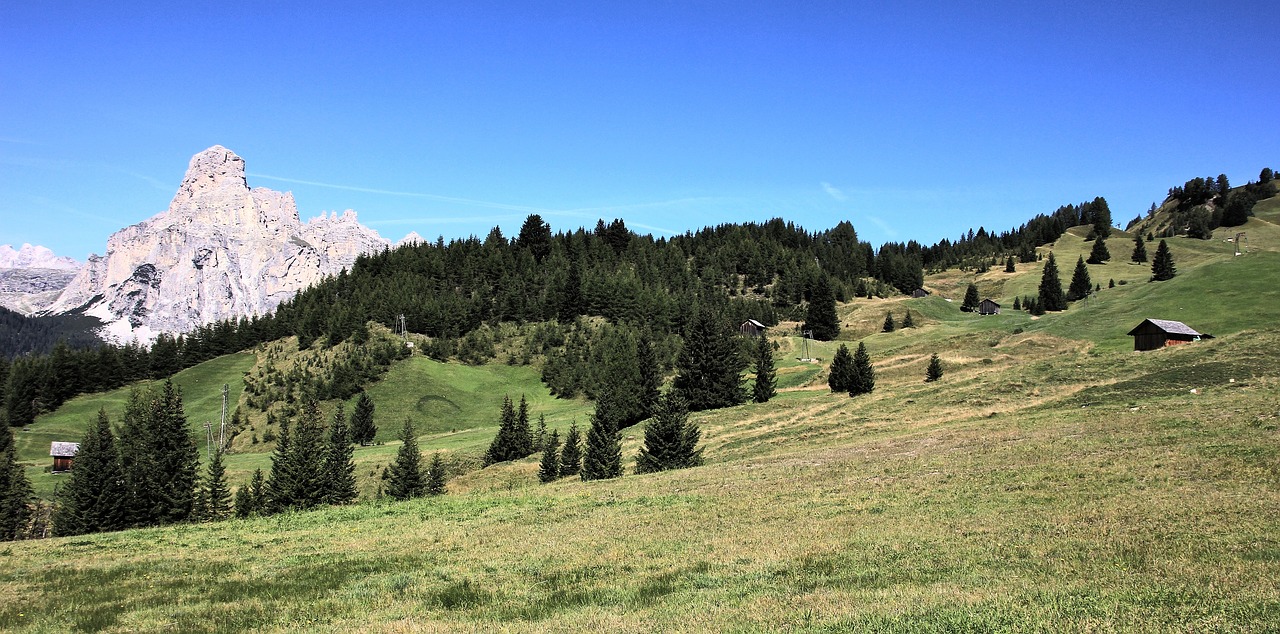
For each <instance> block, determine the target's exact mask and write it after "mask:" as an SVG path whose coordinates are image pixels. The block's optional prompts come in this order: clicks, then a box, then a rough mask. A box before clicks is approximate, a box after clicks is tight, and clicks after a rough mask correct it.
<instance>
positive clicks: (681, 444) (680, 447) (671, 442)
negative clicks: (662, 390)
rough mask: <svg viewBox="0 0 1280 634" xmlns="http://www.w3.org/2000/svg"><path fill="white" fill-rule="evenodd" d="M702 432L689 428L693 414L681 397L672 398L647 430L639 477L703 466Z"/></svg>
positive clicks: (639, 457) (663, 402) (638, 460)
mask: <svg viewBox="0 0 1280 634" xmlns="http://www.w3.org/2000/svg"><path fill="white" fill-rule="evenodd" d="M701 436H702V432H701V431H700V430H699V429H698V427H697V425H691V424H689V410H688V408H686V407H685V404H684V400H683V399H681V398H680V396H679V395H678V394H668V395H666V396H665V397H664V398H663V399H662V400H661V401H659V403H658V411H657V413H656V414H654V417H653V419H652V420H650V421H649V423H648V424H647V425H645V428H644V444H643V445H641V447H640V452H639V454H637V455H636V473H652V472H655V471H665V470H667V469H683V468H685V467H693V466H697V465H700V464H702V450H701V449H698V448H697V446H698V440H699V439H700V438H701Z"/></svg>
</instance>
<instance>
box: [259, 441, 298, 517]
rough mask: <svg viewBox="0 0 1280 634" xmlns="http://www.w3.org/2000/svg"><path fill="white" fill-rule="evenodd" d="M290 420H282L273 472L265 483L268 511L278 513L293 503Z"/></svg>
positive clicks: (272, 463)
mask: <svg viewBox="0 0 1280 634" xmlns="http://www.w3.org/2000/svg"><path fill="white" fill-rule="evenodd" d="M290 435H291V434H290V433H289V421H288V420H287V419H286V420H281V421H280V433H279V434H277V435H276V448H275V450H274V451H273V452H271V472H270V474H268V476H267V481H266V485H265V495H264V499H265V502H266V504H265V506H264V507H263V508H262V509H261V510H263V511H266V512H268V513H278V512H280V511H283V510H284V509H286V508H289V507H290V506H292V505H293V491H294V484H293V478H294V474H293V465H292V464H291V463H290V462H289V459H290V450H289V444H290Z"/></svg>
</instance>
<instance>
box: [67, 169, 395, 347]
mask: <svg viewBox="0 0 1280 634" xmlns="http://www.w3.org/2000/svg"><path fill="white" fill-rule="evenodd" d="M389 244H390V243H389V242H388V241H387V240H384V239H383V238H382V237H381V236H379V235H378V234H377V232H376V231H373V230H372V229H369V228H367V227H365V226H363V225H361V224H360V223H358V222H357V221H356V214H355V212H353V211H347V212H345V213H343V214H342V215H341V216H339V215H338V214H336V213H335V214H333V215H332V216H329V215H321V216H320V217H319V218H315V219H313V220H311V221H309V222H307V223H305V224H304V223H302V222H301V221H299V219H298V208H297V205H296V204H295V203H294V200H293V195H292V194H289V193H280V192H276V191H272V190H269V189H266V188H262V187H257V188H253V189H250V188H249V186H248V182H247V181H246V179H245V165H244V159H242V158H240V157H239V156H236V154H235V153H234V152H232V151H230V150H228V149H226V148H224V147H222V146H217V145H215V146H214V147H211V148H209V149H207V150H205V151H203V152H201V153H199V154H197V155H195V157H193V158H192V159H191V164H190V166H189V167H188V168H187V173H186V176H185V177H184V178H183V179H182V184H181V185H180V186H179V187H178V193H177V194H176V195H175V196H174V197H173V201H172V202H171V203H170V204H169V209H168V210H167V211H165V212H163V213H160V214H158V215H156V216H154V217H152V218H150V219H148V220H145V221H143V222H140V223H138V224H136V225H133V226H131V227H126V228H124V229H121V230H120V231H117V232H116V233H115V234H113V235H112V236H111V238H110V239H109V240H107V254H106V256H105V257H102V258H98V257H92V258H90V259H89V262H87V263H86V264H85V266H84V267H82V268H81V269H80V271H79V272H78V273H77V274H76V277H75V279H73V280H72V281H71V283H70V284H69V285H68V286H67V288H66V289H65V290H64V291H63V292H62V295H61V296H60V297H59V298H58V300H57V301H56V302H55V303H54V304H53V306H51V307H50V308H49V309H48V310H46V311H45V312H47V313H60V312H68V311H71V310H76V309H81V308H82V309H84V310H85V312H87V313H88V314H91V315H94V316H97V317H99V318H100V319H102V320H103V321H105V322H107V324H108V326H107V332H106V333H104V334H106V335H108V336H109V337H112V338H114V339H116V340H127V339H129V338H130V337H137V338H138V339H139V340H149V339H151V338H153V337H154V336H155V335H156V334H158V333H161V332H168V333H180V332H187V331H190V330H192V329H194V328H195V327H197V326H199V325H202V324H206V323H210V322H213V321H218V320H222V319H227V318H235V317H240V316H249V315H257V314H262V313H265V312H268V311H270V310H272V309H273V308H275V307H276V306H277V305H279V304H280V302H282V301H284V300H286V299H288V298H290V297H292V296H293V295H294V294H295V293H297V292H298V291H299V290H302V289H303V288H306V287H307V286H309V285H311V284H313V283H315V282H317V281H319V280H320V279H322V278H323V277H325V276H327V275H332V274H336V273H338V272H339V271H340V270H342V269H343V268H344V267H346V268H349V267H350V266H351V264H352V263H353V262H354V261H355V259H356V257H357V256H358V255H360V254H361V253H369V252H373V251H379V250H382V249H384V248H386V247H387V246H389Z"/></svg>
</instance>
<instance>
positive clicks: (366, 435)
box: [351, 392, 378, 446]
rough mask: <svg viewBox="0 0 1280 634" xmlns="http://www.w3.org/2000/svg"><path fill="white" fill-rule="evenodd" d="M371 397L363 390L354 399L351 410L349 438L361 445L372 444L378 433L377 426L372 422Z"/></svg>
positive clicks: (372, 408) (372, 407)
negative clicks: (353, 407) (354, 403)
mask: <svg viewBox="0 0 1280 634" xmlns="http://www.w3.org/2000/svg"><path fill="white" fill-rule="evenodd" d="M373 410H374V406H373V399H371V398H369V395H368V394H367V393H365V392H361V393H360V398H358V399H356V406H355V409H353V410H352V411H351V440H352V441H354V442H358V443H360V445H361V446H367V445H371V444H373V439H374V437H376V436H377V435H378V426H377V425H375V424H374V423H373Z"/></svg>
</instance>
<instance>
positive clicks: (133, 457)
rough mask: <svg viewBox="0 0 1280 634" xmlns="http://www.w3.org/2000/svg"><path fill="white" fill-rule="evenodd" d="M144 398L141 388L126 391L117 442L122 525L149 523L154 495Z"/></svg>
mask: <svg viewBox="0 0 1280 634" xmlns="http://www.w3.org/2000/svg"><path fill="white" fill-rule="evenodd" d="M147 412H148V408H147V399H146V396H144V394H143V392H142V390H141V389H140V388H134V389H132V390H130V391H129V400H128V401H127V402H126V403H125V408H124V420H123V422H122V423H121V425H120V437H119V438H118V441H117V445H118V447H119V450H118V451H119V454H120V469H121V471H122V472H123V474H124V488H125V492H124V523H125V526H129V527H135V526H150V525H152V524H154V523H155V518H154V517H152V509H153V508H154V507H155V504H154V502H153V500H154V498H155V497H156V495H157V494H156V493H155V491H154V489H155V482H154V481H153V480H152V478H151V473H152V471H153V470H154V460H153V457H152V452H151V447H150V443H151V434H150V431H149V430H148V428H147V418H148V414H147Z"/></svg>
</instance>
